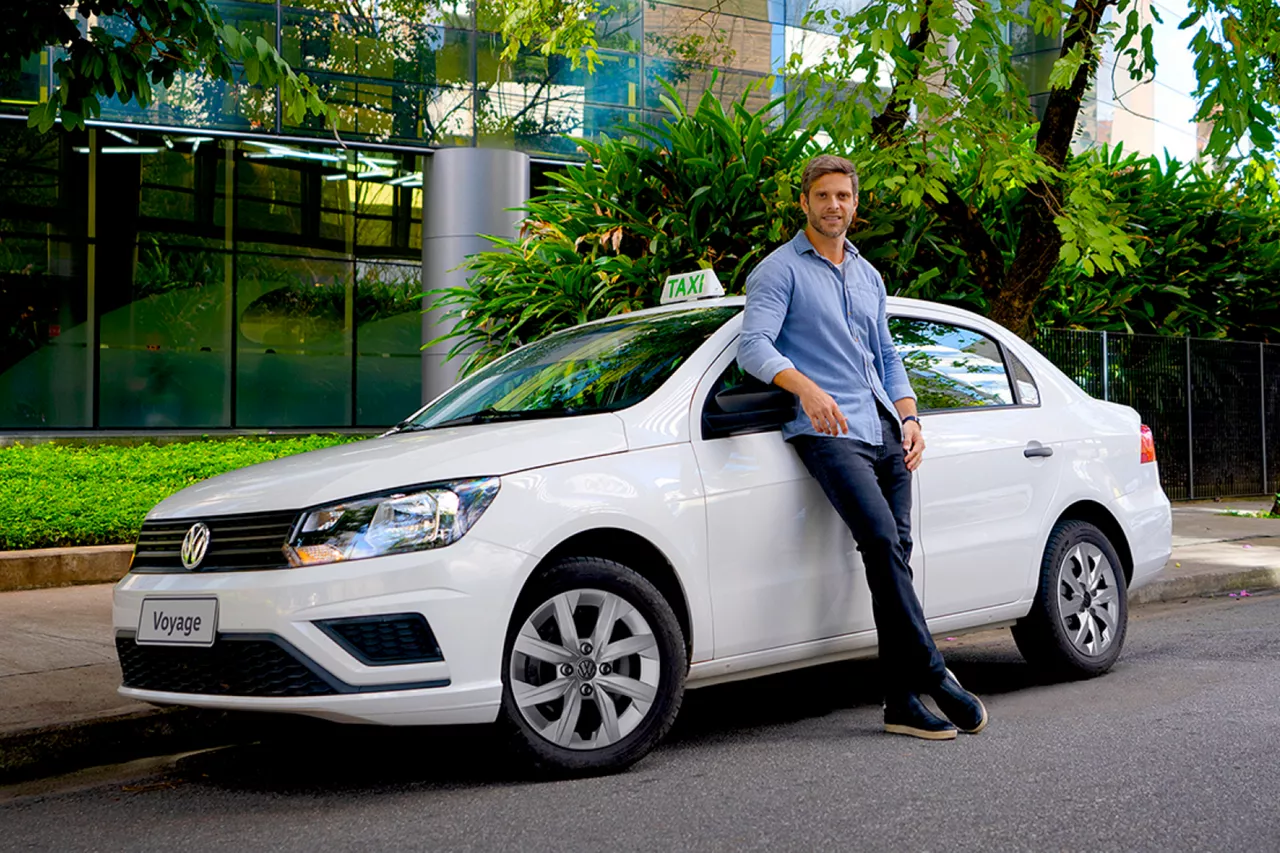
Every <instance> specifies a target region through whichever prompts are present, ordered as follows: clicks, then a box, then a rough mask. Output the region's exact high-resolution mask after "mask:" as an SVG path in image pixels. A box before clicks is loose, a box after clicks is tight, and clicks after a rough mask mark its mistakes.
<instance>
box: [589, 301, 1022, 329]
mask: <svg viewBox="0 0 1280 853" xmlns="http://www.w3.org/2000/svg"><path fill="white" fill-rule="evenodd" d="M746 304H747V298H746V297H745V296H716V297H711V298H707V299H690V300H686V301H684V302H671V303H668V304H666V305H659V306H657V307H654V308H644V309H641V310H639V311H629V312H627V313H625V314H614V315H612V316H609V317H603V318H601V319H599V320H592V321H590V322H588V323H584V324H582V325H584V326H592V325H595V324H597V323H608V322H616V321H617V320H621V319H624V318H631V317H652V316H654V315H661V314H670V313H672V312H674V311H687V310H689V309H691V308H742V307H743V306H745V305H746ZM887 308H888V312H889V313H890V314H901V313H927V314H931V315H933V316H935V317H941V316H946V317H948V318H950V319H953V320H957V321H960V322H963V323H965V324H966V325H970V326H978V327H980V328H984V329H988V330H989V329H991V328H992V327H995V328H999V329H1001V330H1002V331H1005V330H1004V327H1002V326H998V325H997V324H995V323H994V322H993V321H991V320H988V319H987V318H986V317H983V316H982V315H981V314H975V313H973V312H972V311H966V310H965V309H963V308H957V307H955V306H954V305H947V304H945V303H942V302H930V301H928V300H925V299H910V298H908V297H905V296H890V297H889V298H888V304H887Z"/></svg>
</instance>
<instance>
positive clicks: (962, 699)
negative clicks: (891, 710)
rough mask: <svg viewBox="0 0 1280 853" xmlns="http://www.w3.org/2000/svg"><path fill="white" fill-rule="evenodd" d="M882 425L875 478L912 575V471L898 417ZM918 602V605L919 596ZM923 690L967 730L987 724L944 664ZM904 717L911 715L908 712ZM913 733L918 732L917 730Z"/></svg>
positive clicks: (906, 703) (883, 418) (886, 417)
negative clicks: (937, 675) (890, 512)
mask: <svg viewBox="0 0 1280 853" xmlns="http://www.w3.org/2000/svg"><path fill="white" fill-rule="evenodd" d="M880 427H881V430H882V431H883V434H884V445H883V446H881V447H878V448H876V449H877V450H878V451H880V453H879V456H878V457H877V459H876V479H877V482H879V484H880V489H881V491H882V492H883V493H884V497H885V501H886V502H887V503H888V504H889V508H890V510H891V511H892V512H893V516H894V521H895V523H896V524H897V527H898V542H899V546H900V549H901V551H902V555H903V561H904V562H907V563H908V567H907V576H908V577H910V574H911V568H910V565H909V561H910V559H911V472H910V471H908V470H907V466H906V462H905V461H904V457H903V452H902V431H901V426H900V424H899V422H898V420H897V418H896V417H894V416H893V415H890V414H889V413H888V412H886V411H884V410H881V411H880ZM916 604H917V607H918V605H919V601H918V599H917V601H916ZM918 625H919V626H920V627H921V629H922V630H923V631H924V635H925V637H926V638H927V640H928V642H929V644H930V645H931V646H933V648H934V656H935V658H936V659H937V660H938V661H941V659H942V658H941V655H938V654H937V646H936V645H934V643H933V638H932V637H931V636H929V631H928V628H927V626H926V625H925V621H924V614H923V612H921V613H920V618H919V621H918ZM935 673H936V671H935V672H931V677H934V678H936V674H935ZM921 691H922V692H926V693H929V694H930V695H932V696H933V698H934V701H935V702H937V703H938V707H939V708H940V709H941V710H942V712H943V713H944V714H946V715H947V717H948V718H949V719H950V720H951V721H952V722H953V723H955V724H956V725H957V726H959V727H960V728H961V729H963V730H964V731H966V732H969V733H971V734H977V733H978V732H980V731H982V730H983V728H985V727H986V725H987V709H986V708H985V707H984V706H983V704H982V701H981V700H980V699H978V697H977V696H974V695H973V694H972V693H970V692H969V691H967V690H965V689H964V688H963V687H962V686H961V685H960V682H959V681H957V680H956V677H955V676H954V675H952V674H951V671H950V670H948V669H946V668H945V666H944V668H943V670H942V677H941V678H938V679H936V680H934V681H933V682H932V684H930V685H928V686H926V687H925V688H922V689H921ZM901 701H902V703H903V705H902V707H911V705H910V702H911V699H909V698H908V699H903V700H901ZM899 716H903V714H901V713H900V714H899ZM905 716H911V715H910V714H907V715H905ZM886 722H887V719H886ZM910 733H912V734H916V732H910Z"/></svg>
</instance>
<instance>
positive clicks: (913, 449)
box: [902, 421, 924, 471]
mask: <svg viewBox="0 0 1280 853" xmlns="http://www.w3.org/2000/svg"><path fill="white" fill-rule="evenodd" d="M902 449H903V451H904V452H905V453H906V455H907V458H906V463H907V470H908V471H914V470H916V469H917V468H919V467H920V460H921V457H922V456H923V455H924V435H923V434H922V433H921V432H920V424H918V423H916V422H915V421H907V422H906V423H905V424H903V425H902Z"/></svg>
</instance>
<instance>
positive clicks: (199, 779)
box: [170, 642, 1056, 795]
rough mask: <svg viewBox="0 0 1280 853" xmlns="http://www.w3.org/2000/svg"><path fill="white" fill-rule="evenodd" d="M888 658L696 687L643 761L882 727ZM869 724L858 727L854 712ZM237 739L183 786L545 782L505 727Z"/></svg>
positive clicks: (980, 665) (990, 665)
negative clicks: (522, 758) (517, 752)
mask: <svg viewBox="0 0 1280 853" xmlns="http://www.w3.org/2000/svg"><path fill="white" fill-rule="evenodd" d="M944 651H945V652H946V658H947V662H948V666H949V667H950V668H951V669H952V671H953V672H954V673H955V674H956V677H957V678H959V679H960V680H961V682H962V683H963V684H964V685H965V686H966V687H968V688H969V689H971V690H973V691H974V692H976V693H978V694H979V695H984V696H998V695H1000V694H1006V693H1014V692H1017V691H1021V690H1026V689H1030V688H1033V687H1037V686H1043V685H1049V684H1053V683H1056V682H1055V679H1053V678H1050V677H1048V676H1046V675H1045V674H1043V673H1040V672H1037V671H1036V670H1034V669H1033V668H1032V667H1030V666H1028V665H1027V664H1026V663H1025V662H1023V660H1022V658H1021V657H1020V656H1019V655H1018V653H1017V650H1016V649H1015V648H1014V647H1013V644H1012V642H1008V643H986V644H981V645H975V646H962V647H959V648H947V649H944ZM882 686H883V685H882V679H881V675H880V667H879V663H878V662H877V661H875V660H858V661H845V662H840V663H833V664H825V665H822V666H816V667H811V668H806V669H802V670H796V671H793V672H786V673H780V674H777V675H770V676H765V677H761V678H753V679H750V680H746V681H739V682H731V683H728V684H721V685H715V686H711V687H704V688H699V689H695V690H690V691H688V692H687V693H686V695H685V699H684V703H683V705H682V707H681V710H680V714H679V716H678V717H677V719H676V722H675V725H674V726H673V728H672V731H671V732H670V734H669V735H668V737H667V739H666V741H665V742H664V744H663V745H662V746H660V747H659V748H658V750H657V751H656V752H655V754H654V756H653V757H651V758H650V759H649V760H648V761H646V762H645V765H644V766H652V764H653V762H654V761H655V760H657V761H659V762H660V761H661V760H662V755H663V753H664V752H665V753H667V754H668V756H669V757H674V756H675V755H677V754H679V753H680V752H683V751H686V750H691V749H705V748H707V747H712V746H715V745H718V744H722V743H725V742H728V741H741V740H742V739H744V738H755V737H758V738H761V739H774V738H776V737H777V736H778V734H779V733H782V736H784V737H787V738H798V737H799V738H805V737H834V736H837V732H838V733H839V734H838V736H850V735H856V734H858V733H859V732H862V731H863V730H864V729H865V732H866V733H867V734H878V733H879V728H878V725H876V724H875V723H876V722H877V721H878V715H879V712H880V702H881V695H882ZM850 713H853V714H855V715H864V716H865V717H867V718H868V720H867V721H866V722H868V724H867V725H861V724H858V725H852V726H851V725H850V722H851V720H850V718H849V716H848V715H849V714H850ZM235 730H236V731H238V732H241V733H242V737H240V738H239V739H238V740H239V742H237V743H234V744H232V745H230V746H227V747H223V748H220V749H215V750H209V751H205V752H201V753H196V754H193V755H189V756H186V757H184V758H181V759H179V760H178V761H177V762H176V764H175V765H174V768H173V770H172V772H171V774H170V776H171V781H172V782H174V783H175V784H176V783H185V784H194V785H202V786H212V787H215V788H219V789H227V790H235V791H243V792H253V791H257V792H270V793H273V794H330V795H331V794H339V793H356V792H358V793H367V794H377V793H382V792H388V791H400V792H404V791H412V790H424V789H460V788H468V787H474V786H492V785H525V784H540V783H545V782H548V781H551V780H548V779H547V777H545V776H543V775H540V774H538V773H536V772H533V771H529V770H527V769H526V768H525V766H524V765H523V764H522V763H521V762H519V761H518V760H517V759H516V757H515V756H514V755H513V754H512V752H511V749H510V747H509V745H508V744H507V742H506V740H505V737H504V736H503V735H502V733H501V731H500V730H499V729H498V727H496V726H457V727H413V728H402V727H384V726H359V725H343V724H337V723H329V722H325V721H321V720H312V719H307V718H298V717H281V716H276V715H245V716H243V717H241V718H239V720H238V722H237V725H236V726H235Z"/></svg>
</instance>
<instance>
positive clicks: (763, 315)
mask: <svg viewBox="0 0 1280 853" xmlns="http://www.w3.org/2000/svg"><path fill="white" fill-rule="evenodd" d="M746 292H747V307H746V310H745V311H744V312H743V316H742V337H741V338H740V339H739V343H738V364H739V365H741V367H742V369H743V370H745V371H746V372H747V373H750V374H751V375H752V376H754V377H755V378H757V379H759V380H760V381H761V382H772V381H773V377H775V376H777V375H778V374H779V373H781V372H782V371H784V370H788V369H792V370H794V369H795V365H794V364H792V363H791V359H789V358H787V357H786V356H785V355H783V354H782V353H780V352H778V347H777V346H776V344H775V343H774V342H775V341H777V340H778V334H779V332H781V331H782V322H783V321H784V320H785V319H786V318H787V310H788V309H789V308H790V307H791V282H790V281H788V280H787V271H786V270H785V269H782V268H781V265H779V264H771V263H769V261H768V260H767V259H766V260H765V261H763V262H761V263H760V264H757V265H756V268H755V269H753V270H752V271H751V274H750V275H748V276H747V287H746Z"/></svg>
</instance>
